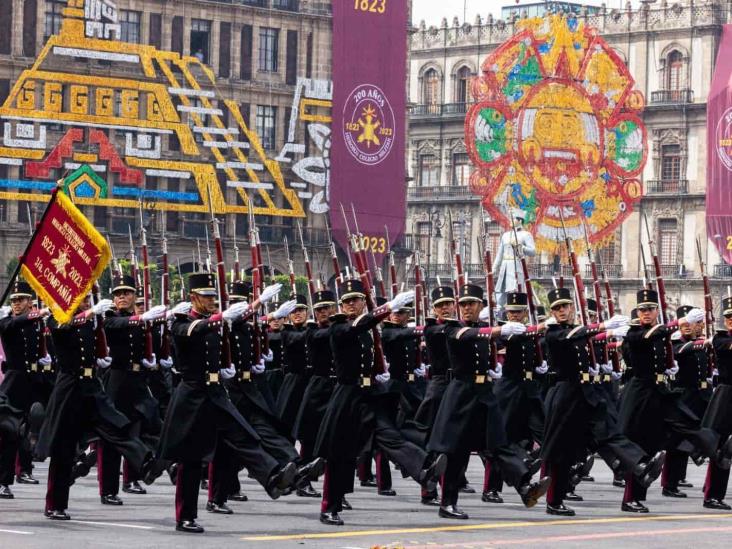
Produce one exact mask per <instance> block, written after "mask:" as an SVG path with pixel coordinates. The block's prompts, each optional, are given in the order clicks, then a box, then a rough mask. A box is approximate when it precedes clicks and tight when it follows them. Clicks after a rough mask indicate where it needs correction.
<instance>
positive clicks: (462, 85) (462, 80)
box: [455, 67, 472, 103]
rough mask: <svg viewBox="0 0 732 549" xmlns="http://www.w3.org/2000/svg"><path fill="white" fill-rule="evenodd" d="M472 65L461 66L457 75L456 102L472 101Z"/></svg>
mask: <svg viewBox="0 0 732 549" xmlns="http://www.w3.org/2000/svg"><path fill="white" fill-rule="evenodd" d="M471 76H472V75H471V72H470V67H461V68H460V70H459V71H457V74H456V75H455V80H456V82H455V84H456V87H455V103H468V102H469V101H470V78H471Z"/></svg>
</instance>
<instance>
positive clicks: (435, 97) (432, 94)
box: [422, 69, 440, 113]
mask: <svg viewBox="0 0 732 549" xmlns="http://www.w3.org/2000/svg"><path fill="white" fill-rule="evenodd" d="M422 103H423V104H424V105H426V106H427V110H428V111H429V112H431V113H436V112H437V109H439V107H440V75H438V74H437V71H436V70H435V69H429V70H428V71H427V72H425V73H424V77H423V82H422Z"/></svg>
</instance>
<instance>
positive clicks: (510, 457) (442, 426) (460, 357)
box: [427, 284, 549, 519]
mask: <svg viewBox="0 0 732 549" xmlns="http://www.w3.org/2000/svg"><path fill="white" fill-rule="evenodd" d="M458 303H459V306H460V314H461V317H462V318H463V322H458V321H448V322H447V326H446V328H445V335H446V338H447V351H448V355H449V358H450V364H451V366H452V379H451V380H450V383H449V384H448V387H447V390H446V391H445V394H444V396H443V398H442V402H441V403H440V408H439V410H438V412H437V416H436V418H435V423H434V425H433V427H432V432H431V434H430V440H429V443H428V444H427V448H428V450H430V451H432V452H438V453H445V454H447V455H448V465H447V471H446V472H445V477H444V480H443V486H442V505H440V509H439V516H441V517H443V518H452V519H467V518H468V515H467V513H464V512H463V511H462V510H460V509H459V508H458V507H457V500H458V492H459V488H460V480H461V476H462V473H463V471H464V470H465V468H466V467H467V464H468V460H469V459H470V452H471V451H473V450H475V451H478V452H483V453H484V455H485V456H486V458H487V459H492V460H495V461H496V462H498V463H500V467H501V471H502V474H503V477H504V478H505V480H506V482H507V483H508V484H509V485H511V486H514V487H515V488H516V491H517V492H518V493H519V495H520V496H521V499H522V501H523V502H524V505H526V506H527V507H533V506H534V505H535V504H536V502H537V500H538V499H539V498H541V497H542V496H543V495H544V493H545V492H546V489H547V486H548V484H549V479H547V478H544V479H542V480H541V481H540V482H537V483H533V484H532V483H531V474H530V473H529V469H528V467H527V464H526V463H525V461H524V459H522V458H524V457H525V453H523V452H521V450H520V449H519V448H518V447H516V446H515V445H510V444H509V443H508V440H507V438H506V433H505V428H504V425H503V418H502V416H501V411H500V408H499V407H498V401H497V399H496V397H495V395H494V394H493V386H492V382H493V381H494V380H495V379H499V378H500V377H501V371H500V366H496V370H491V369H490V366H491V358H490V353H491V349H490V341H489V340H490V338H491V337H498V336H499V335H502V336H504V337H508V336H511V335H520V334H522V333H524V332H525V331H526V327H525V326H524V325H523V324H520V323H518V322H507V323H505V324H504V325H503V326H501V327H488V326H485V325H484V324H481V323H480V322H479V313H480V311H481V310H482V308H483V290H482V289H481V288H480V287H479V286H476V285H474V284H464V285H463V286H462V287H461V288H460V298H459V301H458ZM522 454H523V455H522Z"/></svg>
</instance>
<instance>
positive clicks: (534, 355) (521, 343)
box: [482, 292, 549, 503]
mask: <svg viewBox="0 0 732 549" xmlns="http://www.w3.org/2000/svg"><path fill="white" fill-rule="evenodd" d="M505 310H506V318H507V320H508V321H509V322H520V323H521V324H526V323H527V322H528V311H529V301H528V296H527V294H525V293H522V292H509V293H508V295H507V296H506V307H505ZM499 343H500V344H501V345H502V346H503V347H504V349H505V355H504V361H503V370H502V372H503V376H502V377H501V379H500V380H499V381H498V383H496V386H495V387H496V390H495V393H496V397H497V398H498V404H499V406H500V408H501V413H502V414H503V420H504V424H505V427H506V437H507V439H508V441H509V442H510V443H513V444H518V445H520V446H521V447H523V448H524V449H525V450H526V451H528V452H530V453H531V450H532V448H533V446H534V445H539V446H541V442H542V440H543V434H544V401H543V398H542V394H541V382H540V381H538V380H539V379H540V378H541V377H543V376H544V375H546V373H547V371H548V369H549V367H548V366H547V363H546V361H545V360H541V357H540V355H539V353H538V352H537V349H538V346H539V345H540V342H539V337H538V335H537V334H536V333H532V334H521V335H513V336H509V337H507V338H501V339H500V340H499ZM494 474H495V475H496V477H498V478H497V479H495V480H493V476H494ZM501 484H502V480H501V479H500V471H492V470H491V471H490V479H489V482H488V484H487V485H486V489H485V490H484V493H483V496H482V500H483V501H485V502H487V503H503V498H501V496H500V494H499V492H500V485H501Z"/></svg>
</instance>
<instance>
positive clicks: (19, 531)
mask: <svg viewBox="0 0 732 549" xmlns="http://www.w3.org/2000/svg"><path fill="white" fill-rule="evenodd" d="M0 533H2V534H21V535H23V536H30V535H32V534H33V532H26V531H24V530H4V529H0Z"/></svg>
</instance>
